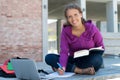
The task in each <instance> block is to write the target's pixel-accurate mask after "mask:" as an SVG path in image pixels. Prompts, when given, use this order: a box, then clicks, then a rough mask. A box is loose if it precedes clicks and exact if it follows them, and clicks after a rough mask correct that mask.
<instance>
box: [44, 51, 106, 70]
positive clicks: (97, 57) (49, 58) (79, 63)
mask: <svg viewBox="0 0 120 80" xmlns="http://www.w3.org/2000/svg"><path fill="white" fill-rule="evenodd" d="M103 52H104V51H93V52H90V54H89V55H88V56H83V57H79V58H75V59H74V58H73V56H69V57H68V61H67V66H66V72H74V69H75V67H79V68H81V69H84V68H88V67H92V66H93V67H94V69H95V71H98V70H99V69H100V67H101V65H102V64H103V58H102V54H103ZM59 57H60V56H59V55H56V54H48V55H46V57H45V61H46V63H47V64H48V65H50V66H51V67H54V68H58V65H57V62H59Z"/></svg>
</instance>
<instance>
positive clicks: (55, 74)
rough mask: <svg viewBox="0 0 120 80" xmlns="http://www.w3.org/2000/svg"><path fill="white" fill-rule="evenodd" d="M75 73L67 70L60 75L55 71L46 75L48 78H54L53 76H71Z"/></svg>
mask: <svg viewBox="0 0 120 80" xmlns="http://www.w3.org/2000/svg"><path fill="white" fill-rule="evenodd" d="M74 74H75V73H72V72H65V73H64V75H59V74H58V72H53V73H51V74H48V75H46V78H49V79H52V78H57V77H71V76H73V75H74Z"/></svg>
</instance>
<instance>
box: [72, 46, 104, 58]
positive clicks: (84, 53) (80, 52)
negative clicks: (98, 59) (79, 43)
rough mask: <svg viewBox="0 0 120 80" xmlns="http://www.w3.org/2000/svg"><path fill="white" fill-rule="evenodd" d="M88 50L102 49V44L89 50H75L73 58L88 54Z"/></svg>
mask: <svg viewBox="0 0 120 80" xmlns="http://www.w3.org/2000/svg"><path fill="white" fill-rule="evenodd" d="M90 51H104V49H103V48H102V46H100V47H96V48H90V49H89V50H86V49H85V50H80V51H76V52H75V53H74V58H77V57H82V56H87V55H89V52H90Z"/></svg>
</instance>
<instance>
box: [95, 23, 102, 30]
mask: <svg viewBox="0 0 120 80" xmlns="http://www.w3.org/2000/svg"><path fill="white" fill-rule="evenodd" d="M96 25H97V27H98V29H99V30H100V31H101V21H97V22H96Z"/></svg>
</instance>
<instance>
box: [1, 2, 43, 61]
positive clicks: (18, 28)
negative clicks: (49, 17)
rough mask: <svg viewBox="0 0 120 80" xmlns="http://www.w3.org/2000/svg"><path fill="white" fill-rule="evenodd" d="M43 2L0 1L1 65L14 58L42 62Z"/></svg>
mask: <svg viewBox="0 0 120 80" xmlns="http://www.w3.org/2000/svg"><path fill="white" fill-rule="evenodd" d="M41 4H42V0H0V63H3V62H4V60H6V59H8V58H11V57H13V56H16V55H17V56H19V57H27V58H32V59H35V60H36V61H41V60H42V26H41V22H42V20H41V16H42V13H41V11H42V9H41Z"/></svg>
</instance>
